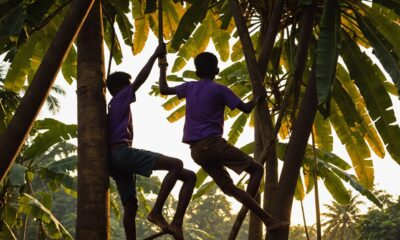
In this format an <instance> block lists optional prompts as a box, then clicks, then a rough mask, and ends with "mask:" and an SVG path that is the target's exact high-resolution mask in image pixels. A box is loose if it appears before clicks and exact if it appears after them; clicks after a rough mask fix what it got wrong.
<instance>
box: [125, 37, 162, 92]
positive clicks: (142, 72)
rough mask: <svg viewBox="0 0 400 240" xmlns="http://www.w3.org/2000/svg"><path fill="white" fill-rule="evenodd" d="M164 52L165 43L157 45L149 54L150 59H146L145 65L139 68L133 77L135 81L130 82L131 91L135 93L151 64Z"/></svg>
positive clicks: (143, 80)
mask: <svg viewBox="0 0 400 240" xmlns="http://www.w3.org/2000/svg"><path fill="white" fill-rule="evenodd" d="M165 52H166V50H165V45H164V44H162V45H158V47H157V48H156V50H155V51H154V53H153V55H151V57H150V59H149V60H148V61H147V63H146V65H144V67H143V68H142V70H140V72H139V74H138V75H137V77H136V78H135V81H133V83H132V91H133V92H134V93H135V92H136V91H137V90H138V89H139V87H140V86H142V84H143V83H144V82H145V81H146V79H147V78H148V77H149V75H150V72H151V69H152V68H153V65H154V63H155V61H156V60H157V58H158V57H159V56H162V55H164V54H165Z"/></svg>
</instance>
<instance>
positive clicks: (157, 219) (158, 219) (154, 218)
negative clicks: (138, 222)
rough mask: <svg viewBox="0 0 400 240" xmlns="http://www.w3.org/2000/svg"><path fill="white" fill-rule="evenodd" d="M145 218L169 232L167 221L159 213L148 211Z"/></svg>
mask: <svg viewBox="0 0 400 240" xmlns="http://www.w3.org/2000/svg"><path fill="white" fill-rule="evenodd" d="M147 220H148V221H149V222H151V223H154V224H155V225H157V226H159V227H160V228H161V229H162V230H163V231H165V232H168V233H169V232H170V229H169V224H168V222H167V221H165V219H164V217H163V216H162V215H161V214H156V213H154V212H150V214H149V215H148V216H147Z"/></svg>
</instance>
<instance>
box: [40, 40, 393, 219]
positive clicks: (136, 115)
mask: <svg viewBox="0 0 400 240" xmlns="http://www.w3.org/2000/svg"><path fill="white" fill-rule="evenodd" d="M150 35H151V36H149V40H148V42H147V43H146V47H145V49H144V50H143V52H142V53H141V54H140V55H137V56H133V55H132V53H131V52H130V49H128V48H126V47H125V45H122V46H123V48H124V60H123V63H122V64H120V65H119V66H116V65H115V64H114V65H113V66H112V72H113V71H126V72H128V73H130V74H131V75H132V76H133V78H135V76H136V75H137V74H138V72H139V71H140V69H141V68H142V67H143V65H144V64H145V62H146V61H147V60H148V58H149V56H150V55H151V54H152V53H153V51H154V49H155V47H156V46H157V40H156V38H155V37H154V35H152V34H151V33H150ZM211 45H212V44H210V47H209V49H208V51H212V52H215V50H213V46H211ZM107 54H108V52H106V59H108V55H107ZM106 61H107V62H108V60H106ZM168 61H169V64H170V65H169V71H170V69H171V68H172V65H173V62H174V56H173V55H169V56H168ZM226 66H228V64H227V63H220V68H221V69H224V68H225V67H226ZM106 69H107V68H106ZM187 69H194V67H193V63H192V61H191V62H189V64H188V65H187V66H186V68H185V70H187ZM158 73H159V69H158V66H157V63H156V64H155V66H154V68H153V71H152V73H151V75H150V77H149V78H148V81H147V82H146V83H145V84H144V85H143V86H142V87H141V88H140V89H139V90H138V92H137V97H136V98H137V102H136V103H134V104H132V105H131V109H132V113H133V121H134V123H133V124H134V134H135V136H134V141H133V145H134V147H136V148H142V149H146V150H151V151H155V152H159V153H162V154H165V155H169V156H172V157H177V158H180V159H181V160H182V161H183V162H184V166H185V168H188V169H190V170H193V171H197V170H198V169H199V167H198V166H197V165H196V164H195V163H194V162H193V160H192V159H191V157H190V149H189V147H188V145H186V144H184V143H182V142H181V138H182V131H183V123H184V121H183V119H182V120H180V121H178V122H176V123H173V124H171V123H169V122H168V120H167V119H166V117H167V116H168V115H169V114H170V112H167V111H165V110H164V109H163V108H162V107H161V104H162V103H163V102H164V101H165V100H164V99H162V98H160V97H154V96H150V95H149V94H148V93H149V91H150V87H151V85H152V84H154V83H155V82H156V81H158ZM178 74H179V73H178ZM56 84H58V85H61V86H63V87H64V89H65V90H66V91H67V96H66V98H65V99H61V111H60V112H59V113H58V114H56V116H51V115H50V114H49V113H48V112H47V111H46V110H44V111H43V112H42V113H41V114H40V116H39V118H44V117H54V118H56V119H59V120H60V121H63V122H65V123H76V122H77V110H76V106H77V103H76V94H75V89H76V82H74V83H73V85H72V86H69V85H68V84H66V82H65V81H64V80H63V79H62V75H61V74H60V75H59V77H58V79H57V81H56ZM108 100H109V96H108ZM392 100H393V102H394V103H395V112H396V116H397V119H400V103H399V100H398V99H396V98H392ZM231 124H232V121H227V122H225V135H224V136H226V135H227V133H228V131H229V128H230V125H231ZM253 134H254V132H253V128H249V127H247V128H246V129H245V131H244V133H243V134H242V136H241V138H240V139H239V141H238V143H237V146H238V147H241V146H243V145H245V144H247V143H249V142H251V141H253ZM334 141H335V142H334V146H335V149H334V152H335V153H336V154H337V155H339V156H340V157H342V158H344V159H346V160H348V162H350V160H349V157H348V156H347V153H346V150H345V148H344V146H342V145H341V143H340V141H339V140H338V138H337V137H336V136H335V137H334ZM373 163H374V169H375V184H376V185H377V188H378V189H383V190H386V191H387V192H388V193H390V194H393V195H400V188H399V187H398V182H397V181H395V180H394V179H397V178H398V176H399V175H400V166H399V165H398V164H397V163H395V162H394V161H393V160H392V159H390V156H389V155H388V154H386V157H385V158H384V159H379V158H378V157H376V156H373ZM157 175H159V176H161V177H162V176H164V173H162V172H161V173H157ZM233 177H234V179H236V180H237V179H238V177H237V175H235V174H234V173H233ZM179 186H180V185H178V186H177V187H175V188H174V195H175V196H177V194H176V193H177V192H178V190H179ZM319 189H320V203H321V212H324V211H325V208H324V207H323V204H328V203H330V202H331V201H332V197H331V196H330V194H329V193H328V192H327V190H326V189H325V187H324V185H323V183H322V181H319ZM230 199H231V201H232V203H233V207H234V210H235V212H236V211H238V209H239V208H240V205H239V204H238V203H237V202H236V201H235V200H234V199H233V198H230ZM361 199H362V200H364V201H365V202H367V201H368V200H367V199H365V198H363V197H362V198H361ZM368 205H370V204H369V203H368ZM304 207H305V211H306V218H307V224H308V225H310V224H313V223H315V204H314V192H311V193H310V194H308V195H307V196H306V198H305V199H304ZM366 208H367V206H366V207H365V209H366ZM291 221H292V224H302V222H303V220H302V216H301V208H300V202H298V201H294V203H293V211H292V220H291Z"/></svg>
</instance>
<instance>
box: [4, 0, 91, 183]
mask: <svg viewBox="0 0 400 240" xmlns="http://www.w3.org/2000/svg"><path fill="white" fill-rule="evenodd" d="M93 2H94V0H75V1H73V3H72V6H71V10H70V12H69V14H68V15H67V17H66V18H65V19H64V21H63V22H62V24H61V26H60V30H59V31H58V32H57V34H56V36H55V38H54V40H53V42H52V44H51V45H50V47H49V49H48V50H47V53H46V55H45V56H44V58H43V60H42V62H41V64H40V66H39V69H38V70H37V72H36V74H35V76H34V78H33V80H32V82H31V84H30V86H29V88H28V90H27V91H26V93H25V95H24V97H23V98H22V100H21V103H20V105H19V106H18V108H17V110H16V111H15V114H14V116H13V118H12V119H11V121H10V123H9V124H8V126H7V128H6V130H5V131H4V133H3V134H2V135H1V137H0V182H1V181H3V179H4V177H5V175H6V173H7V172H8V170H9V169H10V167H11V165H12V163H13V162H14V160H15V158H16V156H17V155H18V153H19V151H20V149H21V147H22V145H23V144H24V142H25V140H26V138H27V136H28V134H29V131H30V130H31V128H32V125H33V122H34V121H35V119H36V116H37V115H38V114H39V111H40V109H41V107H42V105H43V103H44V102H45V100H46V98H47V96H48V94H49V90H50V88H51V86H52V85H53V83H54V80H55V78H56V75H57V73H58V71H59V69H60V67H61V64H62V62H63V61H64V59H65V57H66V56H67V53H68V50H69V48H70V47H71V45H72V43H73V41H74V39H75V37H76V35H77V34H78V32H79V29H80V28H81V26H82V23H83V21H84V20H85V18H86V16H87V14H88V12H89V10H90V8H91V6H92V4H93Z"/></svg>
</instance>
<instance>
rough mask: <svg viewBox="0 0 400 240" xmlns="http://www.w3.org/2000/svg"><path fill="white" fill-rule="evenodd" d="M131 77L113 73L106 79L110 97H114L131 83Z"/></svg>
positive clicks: (124, 73)
mask: <svg viewBox="0 0 400 240" xmlns="http://www.w3.org/2000/svg"><path fill="white" fill-rule="evenodd" d="M130 80H131V75H130V74H128V73H126V72H114V73H112V74H110V76H108V78H107V81H106V83H107V88H108V91H110V93H111V95H112V96H115V95H116V94H117V93H118V92H119V91H120V90H121V89H122V88H124V87H125V86H128V85H129V84H130V83H131V82H130Z"/></svg>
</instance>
